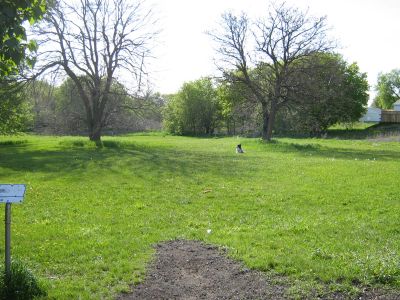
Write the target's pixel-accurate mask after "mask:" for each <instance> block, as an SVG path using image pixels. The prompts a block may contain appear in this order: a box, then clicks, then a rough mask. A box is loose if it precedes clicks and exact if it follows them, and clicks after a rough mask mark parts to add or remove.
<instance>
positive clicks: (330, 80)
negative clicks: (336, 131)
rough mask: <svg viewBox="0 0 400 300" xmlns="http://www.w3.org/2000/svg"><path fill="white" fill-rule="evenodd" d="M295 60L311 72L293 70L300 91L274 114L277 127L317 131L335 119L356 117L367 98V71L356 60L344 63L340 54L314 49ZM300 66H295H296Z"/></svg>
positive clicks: (343, 119) (320, 130) (319, 133)
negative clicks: (301, 59)
mask: <svg viewBox="0 0 400 300" xmlns="http://www.w3.org/2000/svg"><path fill="white" fill-rule="evenodd" d="M299 64H300V65H301V66H302V65H305V68H306V69H309V68H310V66H309V65H312V69H313V70H314V72H313V73H310V72H308V73H301V72H299V73H298V74H297V80H298V82H299V84H301V85H303V86H304V88H303V90H304V91H305V92H304V93H303V94H297V98H296V100H295V101H294V102H292V103H291V105H290V106H286V107H285V108H284V109H282V110H281V111H280V112H279V114H278V117H277V124H276V125H277V127H276V129H277V130H280V131H291V132H300V133H309V134H310V135H312V136H318V135H321V134H322V133H323V132H325V131H326V130H327V128H328V127H329V126H331V125H333V124H336V123H339V122H340V123H351V122H354V121H357V120H358V119H359V118H360V117H361V115H362V114H363V112H364V111H365V106H366V105H367V102H368V88H369V86H368V81H367V75H366V74H365V73H361V72H360V70H359V68H358V66H357V64H355V63H353V64H351V65H348V64H347V63H346V62H345V61H344V60H343V59H342V57H341V56H339V55H333V54H328V53H318V54H315V55H314V56H312V57H308V58H306V59H304V60H303V61H301V62H299ZM301 69H302V68H301V67H299V70H301Z"/></svg>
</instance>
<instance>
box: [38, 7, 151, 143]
mask: <svg viewBox="0 0 400 300" xmlns="http://www.w3.org/2000/svg"><path fill="white" fill-rule="evenodd" d="M54 3H55V4H54V5H52V7H50V8H49V10H48V13H47V15H46V16H45V18H44V22H42V23H41V24H40V25H39V26H38V28H37V30H36V33H37V38H38V40H39V43H40V46H41V47H40V49H42V52H41V53H40V55H39V59H38V65H39V68H40V72H43V71H44V70H49V69H52V68H53V69H54V68H58V69H61V70H63V71H64V72H65V74H66V75H68V77H70V78H71V79H72V81H73V82H74V83H75V85H76V87H77V90H78V93H79V95H80V98H81V99H82V101H83V104H84V107H85V111H86V122H87V126H88V134H89V138H90V140H92V141H100V139H101V134H102V129H103V127H104V126H105V124H107V116H108V115H107V114H106V113H105V112H106V111H107V109H106V107H107V105H109V103H110V99H111V96H110V94H111V93H112V83H113V81H114V80H115V79H116V78H117V77H118V76H121V75H122V76H125V79H126V77H129V80H130V81H131V83H135V84H136V87H137V90H140V88H141V84H142V75H143V73H144V60H145V58H146V57H148V56H149V54H150V50H149V49H150V48H149V46H150V42H151V41H152V39H153V38H154V37H155V35H156V34H157V32H156V30H154V21H153V18H152V14H151V10H150V9H146V8H145V6H144V3H143V2H142V1H140V0H71V1H67V0H57V1H55V2H54ZM124 81H125V82H126V80H124Z"/></svg>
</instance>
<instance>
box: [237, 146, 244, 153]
mask: <svg viewBox="0 0 400 300" xmlns="http://www.w3.org/2000/svg"><path fill="white" fill-rule="evenodd" d="M236 153H244V151H243V149H242V145H241V144H239V145H237V146H236Z"/></svg>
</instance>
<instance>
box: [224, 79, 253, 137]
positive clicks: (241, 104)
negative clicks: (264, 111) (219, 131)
mask: <svg viewBox="0 0 400 300" xmlns="http://www.w3.org/2000/svg"><path fill="white" fill-rule="evenodd" d="M217 97H218V102H219V105H220V107H221V117H222V121H223V123H224V125H225V127H226V132H227V133H228V134H233V135H235V134H247V133H254V132H257V131H258V129H259V128H260V124H259V123H260V105H259V104H258V103H257V102H256V101H254V100H253V99H252V97H251V93H250V92H249V90H248V88H247V87H246V86H245V85H244V84H242V83H240V82H229V81H222V82H220V83H219V85H218V86H217ZM252 100H253V101H252Z"/></svg>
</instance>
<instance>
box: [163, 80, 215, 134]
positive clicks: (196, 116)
mask: <svg viewBox="0 0 400 300" xmlns="http://www.w3.org/2000/svg"><path fill="white" fill-rule="evenodd" d="M219 114H220V110H219V105H218V99H217V94H216V90H215V88H214V87H213V84H212V82H211V80H210V79H208V78H202V79H199V80H196V81H193V82H187V83H184V84H183V86H182V88H181V89H180V90H179V92H178V93H177V94H176V95H173V96H170V97H169V101H168V102H167V105H166V108H165V110H164V127H165V128H166V129H167V130H168V131H170V132H172V133H176V134H212V133H213V132H214V130H215V128H216V127H217V125H218V120H219Z"/></svg>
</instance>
